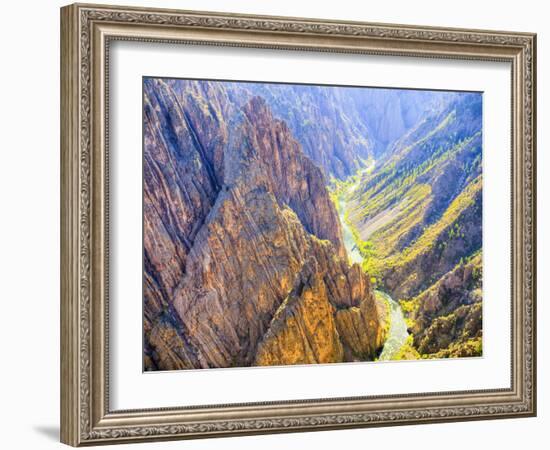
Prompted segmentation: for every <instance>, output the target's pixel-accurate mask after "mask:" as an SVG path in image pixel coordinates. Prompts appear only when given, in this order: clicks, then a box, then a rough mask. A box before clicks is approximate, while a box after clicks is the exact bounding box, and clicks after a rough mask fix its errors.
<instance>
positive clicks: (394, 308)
mask: <svg viewBox="0 0 550 450" xmlns="http://www.w3.org/2000/svg"><path fill="white" fill-rule="evenodd" d="M373 169H374V163H373V164H372V165H371V166H370V167H369V168H367V170H368V171H371V170H373ZM360 180H361V177H360V176H359V177H357V181H356V182H355V183H353V184H351V185H348V186H347V187H346V188H345V189H344V190H343V191H342V192H341V193H340V196H339V198H338V205H339V211H338V218H339V219H340V224H341V226H342V234H343V239H344V246H345V247H346V251H347V253H348V257H349V259H350V261H351V262H352V263H357V264H361V263H362V262H363V256H362V254H361V252H360V251H359V249H358V248H357V245H356V243H355V239H354V237H353V231H352V230H351V227H350V225H349V224H348V223H347V221H346V220H345V217H346V211H347V210H346V207H347V202H346V198H347V196H348V195H349V194H350V193H351V192H353V191H354V190H355V189H357V187H358V186H357V185H358V184H359V183H360ZM375 295H377V296H378V297H379V298H382V299H383V300H384V301H385V302H386V303H387V305H388V306H389V321H390V323H389V330H388V335H387V338H386V341H385V343H384V346H383V348H382V352H381V353H380V356H379V357H378V360H379V361H388V360H391V359H393V358H394V357H395V356H396V355H397V354H398V353H399V351H400V350H401V348H402V347H403V345H405V343H406V342H407V338H408V337H409V332H408V331H407V323H406V322H405V316H404V315H403V311H402V309H401V306H400V305H399V303H398V302H396V301H395V300H394V299H393V298H392V297H391V296H390V295H389V294H388V293H386V292H382V291H376V294H375Z"/></svg>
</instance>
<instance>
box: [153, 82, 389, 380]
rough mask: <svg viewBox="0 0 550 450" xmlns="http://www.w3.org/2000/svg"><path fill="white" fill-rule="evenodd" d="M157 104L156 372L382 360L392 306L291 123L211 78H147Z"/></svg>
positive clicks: (155, 148) (154, 163) (154, 172)
mask: <svg viewBox="0 0 550 450" xmlns="http://www.w3.org/2000/svg"><path fill="white" fill-rule="evenodd" d="M144 108H145V115H144V116H145V120H144V122H145V123H144V139H145V152H144V153H145V155H144V177H145V183H144V190H145V192H144V211H145V214H144V216H145V218H144V260H145V285H144V302H145V306H144V310H145V315H144V336H145V356H144V367H145V369H146V370H155V369H182V368H207V367H234V366H247V365H251V364H297V363H313V362H318V363H323V362H341V361H352V360H355V359H357V358H368V359H373V358H374V356H375V355H376V353H377V352H378V351H379V350H380V348H381V345H382V343H383V339H384V326H385V324H384V323H383V322H384V320H385V317H386V311H385V305H384V304H380V303H379V302H377V301H376V299H375V297H374V295H373V291H372V288H371V286H370V282H369V279H368V277H367V275H366V274H364V273H363V272H362V271H361V269H360V268H359V266H353V267H350V266H349V264H348V262H347V258H346V254H345V249H344V246H343V243H342V236H341V228H340V224H339V219H338V216H337V213H336V210H335V208H334V206H333V204H332V202H331V200H330V197H329V193H328V191H327V188H326V185H327V180H326V178H325V175H324V174H323V172H322V170H320V169H319V168H318V167H317V166H316V165H315V164H314V163H313V162H312V161H311V160H310V159H309V157H307V156H306V155H305V154H304V153H303V151H302V149H301V146H300V144H299V143H298V142H297V141H296V140H295V139H294V137H293V136H292V133H291V131H290V130H289V128H288V127H287V125H286V123H285V122H283V121H280V120H278V119H275V118H273V115H272V113H271V111H270V109H269V108H268V107H267V105H266V103H265V101H264V100H263V99H261V98H259V97H251V98H250V99H248V101H247V102H246V103H245V104H244V105H242V106H240V105H237V106H236V105H235V102H232V101H230V100H229V97H228V93H227V91H226V90H225V89H224V88H223V87H222V86H220V85H219V84H217V85H215V84H213V83H208V82H185V83H182V82H179V81H171V80H158V79H147V80H145V85H144ZM312 292H315V295H312ZM343 324H349V325H350V326H347V325H346V326H342V325H343ZM282 342H284V345H281V343H282ZM292 348H300V349H301V350H300V351H298V352H297V351H293V350H291V349H292ZM266 349H270V351H269V352H267V351H266ZM297 354H299V355H298V356H296V355H297Z"/></svg>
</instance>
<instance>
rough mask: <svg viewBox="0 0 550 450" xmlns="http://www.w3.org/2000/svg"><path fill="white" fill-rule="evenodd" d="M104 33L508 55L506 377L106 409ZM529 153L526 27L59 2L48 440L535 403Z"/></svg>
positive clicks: (284, 425)
mask: <svg viewBox="0 0 550 450" xmlns="http://www.w3.org/2000/svg"><path fill="white" fill-rule="evenodd" d="M114 41H138V42H157V43H171V44H196V43H200V44H204V45H213V46H230V47H243V48H246V47H251V48H265V49H287V50H297V51H300V50H309V51H319V52H336V53H356V54H367V55H373V54H374V55H389V56H412V57H418V58H438V59H440V58H443V59H459V60H465V61H503V62H508V63H510V64H511V67H512V74H511V79H512V86H511V98H512V107H511V110H512V117H511V130H512V139H511V142H512V148H511V155H512V174H511V179H512V184H511V186H510V189H511V193H512V194H511V195H512V206H511V216H512V224H511V241H512V255H511V260H512V268H511V274H512V286H511V288H512V289H511V292H512V298H511V336H512V342H511V360H510V370H511V385H510V387H509V388H506V389H503V388H498V389H484V390H477V391H452V392H435V393H422V394H416V393H410V394H399V395H386V396H369V397H364V396H363V397H361V396H357V397H351V398H331V399H320V400H318V399H312V400H290V401H282V402H260V403H238V404H231V405H223V404H222V405H213V406H205V407H196V406H194V407H188V406H186V405H181V406H180V407H174V408H161V409H139V410H121V411H118V410H112V409H111V407H110V406H109V405H110V402H109V396H110V394H109V329H108V323H109V297H108V288H109V265H108V262H109V239H108V236H109V234H108V229H109V214H108V211H109V196H108V192H109V183H110V179H109V170H108V169H109V149H108V136H109V110H108V106H107V105H108V96H109V78H108V77H109V73H108V66H109V57H110V53H109V51H110V45H111V43H113V42H114ZM535 155H536V35H534V34H531V33H517V32H504V31H485V30H467V29H446V28H433V27H421V26H405V25H386V24H373V23H360V22H336V21H328V20H315V19H299V18H286V17H263V16H250V15H241V14H227V13H210V12H195V11H175V10H162V9H143V8H130V7H115V6H105V5H104V6H99V5H86V4H74V5H70V6H66V7H64V8H62V9H61V242H62V244H61V440H62V442H64V443H66V444H69V445H72V446H81V445H97V444H112V443H123V442H138V441H148V440H165V439H193V438H200V437H216V436H231V435H247V434H263V433H278V432H299V431H314V430H327V429H342V428H355V427H370V426H385V425H400V424H422V423H433V422H448V421H460V420H479V419H497V418H506V417H530V416H534V415H536V304H535V299H536V210H535V205H536V186H535V180H536V157H535ZM138 339H139V338H138ZM258 400H261V399H258Z"/></svg>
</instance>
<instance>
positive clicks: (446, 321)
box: [408, 253, 482, 357]
mask: <svg viewBox="0 0 550 450" xmlns="http://www.w3.org/2000/svg"><path fill="white" fill-rule="evenodd" d="M481 288H482V257H481V253H477V254H476V255H475V256H473V257H472V258H471V259H470V260H468V261H466V262H462V263H460V264H458V265H457V266H456V267H455V268H454V269H453V270H451V271H449V272H448V273H446V274H445V275H444V276H443V277H441V278H440V279H439V280H438V281H437V282H436V283H434V284H433V285H432V286H431V287H430V288H428V289H426V290H425V291H424V292H422V293H421V294H420V295H418V296H417V297H416V298H414V299H413V300H411V301H410V302H409V304H410V308H409V310H410V311H409V313H408V315H409V318H410V319H412V320H411V323H412V324H413V325H412V326H411V327H410V329H409V331H410V332H411V334H412V335H413V338H414V345H415V347H416V348H417V349H418V351H419V352H420V353H421V354H425V355H430V356H432V357H453V356H454V357H457V356H479V355H481V336H482V294H481Z"/></svg>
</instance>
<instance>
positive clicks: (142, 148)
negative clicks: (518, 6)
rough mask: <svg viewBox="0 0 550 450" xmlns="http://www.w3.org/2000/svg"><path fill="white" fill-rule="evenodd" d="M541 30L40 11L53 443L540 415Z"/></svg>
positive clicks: (104, 9)
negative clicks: (56, 113)
mask: <svg viewBox="0 0 550 450" xmlns="http://www.w3.org/2000/svg"><path fill="white" fill-rule="evenodd" d="M535 88H536V36H535V35H534V34H531V33H517V32H504V31H485V30H465V29H445V28H431V27H422V26H408V25H407V26H405V25H384V24H372V23H359V22H345V23H344V22H335V21H328V20H315V19H297V18H285V17H259V16H248V15H239V14H227V13H224V14H220V13H210V12H194V11H174V10H158V9H143V8H130V7H111V6H96V5H82V4H75V5H71V6H67V7H64V8H62V9H61V91H62V98H61V111H62V113H61V177H62V180H61V181H62V183H61V184H62V192H61V200H62V201H61V204H62V211H61V228H62V229H61V233H62V235H61V236H62V248H61V264H62V270H61V274H62V275H61V314H62V320H61V322H62V324H61V326H62V329H61V355H62V361H61V368H62V371H61V440H62V441H63V442H64V443H66V444H70V445H73V446H79V445H92V444H109V443H121V442H138V441H146V440H161V439H187V438H199V437H215V436H229V435H243V434H259V433H275V432H296V431H312V430H326V429H336V428H351V427H367V426H382V425H384V426H385V425H400V424H422V423H427V422H442V421H458V420H475V419H496V418H504V417H528V416H533V415H535V414H536V367H535V364H536V349H535V342H536V339H535V321H536V320H535V319H536V318H535V297H536V295H535V275H536V272H535V260H536V258H535V243H536V239H535V233H536V214H535V178H536V177H535V168H536V160H535V146H536V122H535Z"/></svg>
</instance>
